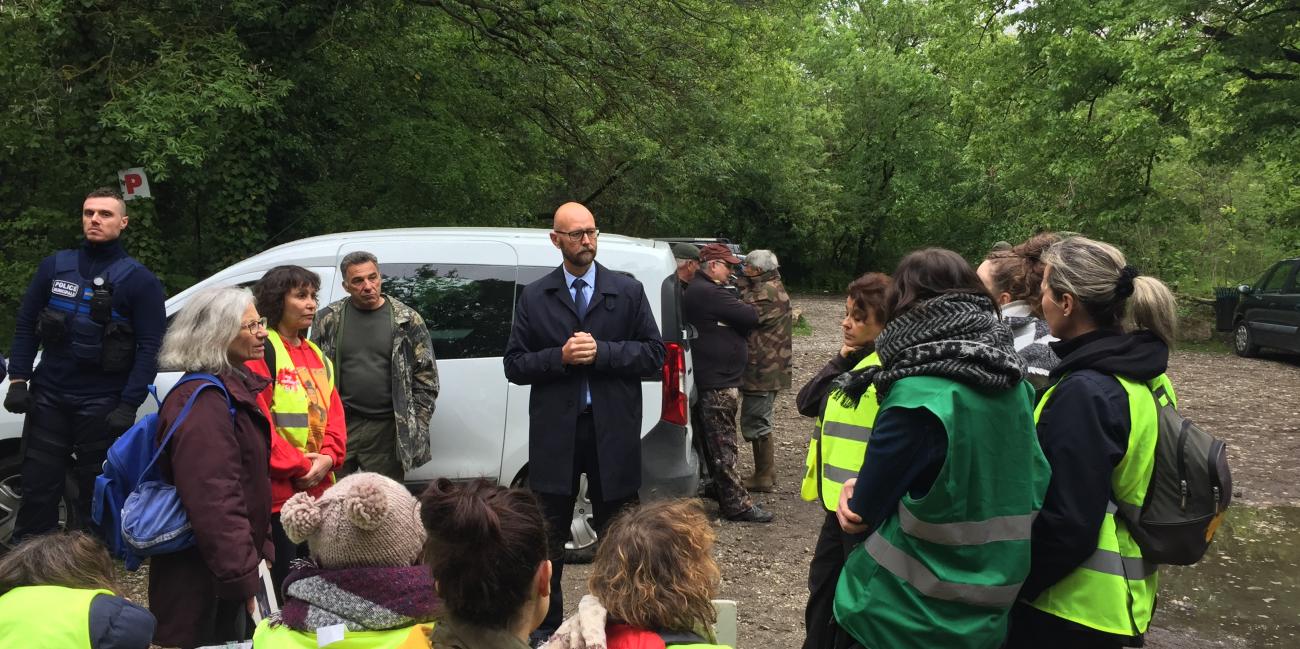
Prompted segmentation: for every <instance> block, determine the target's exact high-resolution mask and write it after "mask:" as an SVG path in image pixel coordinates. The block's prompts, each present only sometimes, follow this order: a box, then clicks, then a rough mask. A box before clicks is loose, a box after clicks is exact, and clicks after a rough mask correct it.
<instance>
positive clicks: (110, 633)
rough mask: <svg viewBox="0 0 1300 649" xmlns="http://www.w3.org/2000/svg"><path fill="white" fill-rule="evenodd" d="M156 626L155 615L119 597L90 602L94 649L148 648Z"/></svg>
mask: <svg viewBox="0 0 1300 649" xmlns="http://www.w3.org/2000/svg"><path fill="white" fill-rule="evenodd" d="M154 626H156V622H155V621H154V617H153V613H150V612H149V611H147V610H145V609H143V608H141V607H139V606H137V605H135V604H132V603H131V602H128V601H126V600H125V599H123V598H121V597H118V596H117V595H104V594H100V595H96V596H95V598H94V599H92V600H90V646H91V649H148V648H149V646H150V642H151V641H152V640H153V631H154Z"/></svg>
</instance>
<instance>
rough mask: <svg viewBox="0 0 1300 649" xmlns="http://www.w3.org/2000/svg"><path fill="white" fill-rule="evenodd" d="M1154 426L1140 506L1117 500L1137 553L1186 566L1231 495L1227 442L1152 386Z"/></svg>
mask: <svg viewBox="0 0 1300 649" xmlns="http://www.w3.org/2000/svg"><path fill="white" fill-rule="evenodd" d="M1152 395H1153V396H1154V397H1155V402H1156V417H1157V421H1158V422H1159V424H1158V427H1159V432H1158V433H1157V434H1156V451H1155V467H1154V468H1153V470H1152V472H1151V483H1150V485H1149V486H1148V487H1147V496H1146V500H1145V501H1144V502H1143V503H1142V507H1141V508H1140V509H1139V508H1137V507H1131V506H1120V508H1119V512H1118V513H1119V515H1120V517H1121V518H1123V519H1124V522H1125V523H1127V524H1128V529H1129V533H1131V534H1132V535H1133V540H1135V541H1136V542H1137V544H1138V547H1140V548H1142V558H1143V559H1146V560H1147V561H1150V562H1152V563H1164V564H1172V565H1179V566H1188V565H1191V564H1193V563H1196V562H1197V561H1200V560H1201V557H1202V556H1204V555H1205V551H1206V550H1208V549H1209V547H1210V541H1212V540H1213V539H1214V532H1215V531H1216V530H1217V529H1218V527H1219V523H1220V522H1222V520H1223V514H1224V512H1225V511H1226V510H1227V509H1228V504H1229V503H1230V502H1231V501H1232V473H1231V472H1230V471H1229V470H1228V450H1227V445H1226V444H1224V443H1223V441H1222V440H1220V439H1217V438H1215V437H1214V436H1213V435H1211V434H1209V433H1207V432H1205V431H1203V430H1201V429H1200V428H1199V427H1198V426H1197V425H1196V424H1194V423H1192V421H1191V420H1190V419H1186V418H1184V417H1183V416H1182V415H1181V414H1179V412H1178V409H1177V408H1175V407H1174V405H1173V400H1172V399H1170V398H1169V396H1168V394H1166V391H1165V388H1164V387H1163V386H1160V387H1154V386H1153V390H1152Z"/></svg>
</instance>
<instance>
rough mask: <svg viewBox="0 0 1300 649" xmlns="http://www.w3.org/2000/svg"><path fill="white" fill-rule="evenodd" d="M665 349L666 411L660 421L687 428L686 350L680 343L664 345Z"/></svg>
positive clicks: (664, 410)
mask: <svg viewBox="0 0 1300 649" xmlns="http://www.w3.org/2000/svg"><path fill="white" fill-rule="evenodd" d="M664 348H665V349H666V350H667V353H666V354H664V381H663V383H664V409H663V414H661V415H660V419H663V420H664V421H666V422H668V423H670V424H677V425H678V426H685V425H686V408H687V397H686V393H685V392H684V391H682V385H683V384H685V383H686V349H685V348H683V347H682V346H681V345H680V344H678V343H664Z"/></svg>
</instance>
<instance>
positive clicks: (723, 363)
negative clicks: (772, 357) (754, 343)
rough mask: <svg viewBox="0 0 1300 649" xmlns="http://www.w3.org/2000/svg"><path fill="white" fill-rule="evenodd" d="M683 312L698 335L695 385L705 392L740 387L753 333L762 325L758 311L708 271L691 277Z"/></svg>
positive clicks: (694, 347)
mask: <svg viewBox="0 0 1300 649" xmlns="http://www.w3.org/2000/svg"><path fill="white" fill-rule="evenodd" d="M682 309H683V310H684V311H685V312H686V321H687V322H689V323H691V325H692V326H694V327H695V331H696V333H697V334H698V338H696V339H695V342H693V343H691V358H692V360H693V361H694V363H695V385H696V386H698V387H699V388H700V389H702V390H709V389H715V388H738V387H740V375H741V374H742V373H743V372H744V371H745V366H746V365H748V364H749V340H748V336H749V330H750V329H753V328H754V327H757V326H758V311H757V310H755V309H754V307H753V306H750V305H748V304H745V303H744V302H741V301H740V298H738V297H736V294H735V293H733V292H732V291H729V290H727V289H726V288H724V287H723V286H722V285H721V284H718V283H717V282H715V281H713V280H711V279H709V278H708V276H707V275H705V274H704V271H698V272H696V273H695V277H692V278H691V283H690V286H688V287H687V288H686V297H685V298H683V299H682Z"/></svg>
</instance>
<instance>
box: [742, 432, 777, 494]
mask: <svg viewBox="0 0 1300 649" xmlns="http://www.w3.org/2000/svg"><path fill="white" fill-rule="evenodd" d="M750 444H751V445H752V446H753V447H754V475H753V476H751V477H749V478H745V489H748V490H749V491H757V492H760V493H771V492H772V491H774V490H775V488H776V459H775V457H774V455H775V451H776V449H775V444H774V443H773V442H772V435H771V434H768V435H764V436H763V437H760V438H758V439H756V440H754V441H752V442H750Z"/></svg>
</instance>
